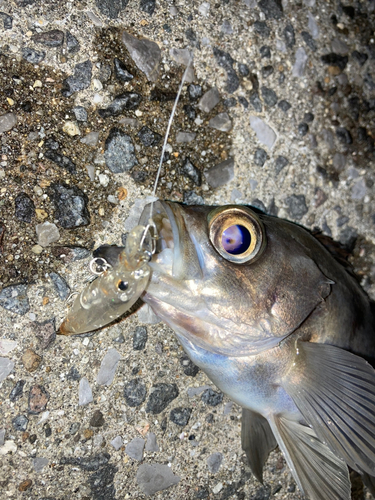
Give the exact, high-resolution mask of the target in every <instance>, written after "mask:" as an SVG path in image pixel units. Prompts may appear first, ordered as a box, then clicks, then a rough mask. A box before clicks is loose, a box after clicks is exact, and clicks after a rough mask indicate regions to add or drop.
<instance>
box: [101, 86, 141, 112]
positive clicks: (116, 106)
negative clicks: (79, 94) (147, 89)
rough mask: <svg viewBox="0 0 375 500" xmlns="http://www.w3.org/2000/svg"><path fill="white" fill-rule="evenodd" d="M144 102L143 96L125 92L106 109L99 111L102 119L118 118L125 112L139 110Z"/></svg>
mask: <svg viewBox="0 0 375 500" xmlns="http://www.w3.org/2000/svg"><path fill="white" fill-rule="evenodd" d="M141 101H142V96H141V95H140V94H137V92H123V93H122V94H119V95H117V96H116V97H115V98H114V100H113V101H112V102H111V104H110V105H109V106H107V107H106V108H104V109H98V113H99V115H100V116H101V117H102V118H108V117H109V116H118V115H120V114H121V113H123V112H124V111H130V110H134V109H137V108H138V106H139V105H140V103H141Z"/></svg>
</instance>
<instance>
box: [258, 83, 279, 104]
mask: <svg viewBox="0 0 375 500" xmlns="http://www.w3.org/2000/svg"><path fill="white" fill-rule="evenodd" d="M260 91H261V92H262V97H263V101H264V102H265V103H266V104H267V106H269V107H270V108H271V107H272V106H275V105H276V103H277V95H276V92H275V91H274V90H272V89H269V88H268V87H262V88H261V89H260Z"/></svg>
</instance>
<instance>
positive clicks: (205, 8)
mask: <svg viewBox="0 0 375 500" xmlns="http://www.w3.org/2000/svg"><path fill="white" fill-rule="evenodd" d="M198 11H199V13H200V14H202V16H205V17H207V16H208V14H209V12H210V4H209V2H203V3H202V4H201V5H200V6H199V7H198Z"/></svg>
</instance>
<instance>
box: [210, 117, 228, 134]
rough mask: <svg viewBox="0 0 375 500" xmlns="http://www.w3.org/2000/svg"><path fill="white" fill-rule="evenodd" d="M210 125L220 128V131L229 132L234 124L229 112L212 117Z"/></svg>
mask: <svg viewBox="0 0 375 500" xmlns="http://www.w3.org/2000/svg"><path fill="white" fill-rule="evenodd" d="M208 126H209V127H211V128H214V129H216V130H220V132H229V131H230V130H231V129H232V127H233V124H232V120H231V119H230V117H229V115H228V113H219V114H218V115H216V116H214V117H213V118H211V120H210V121H209V122H208Z"/></svg>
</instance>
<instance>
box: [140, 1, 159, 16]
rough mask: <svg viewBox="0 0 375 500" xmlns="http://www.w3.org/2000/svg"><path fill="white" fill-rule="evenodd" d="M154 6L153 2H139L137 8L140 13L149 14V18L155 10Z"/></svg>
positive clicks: (154, 2)
mask: <svg viewBox="0 0 375 500" xmlns="http://www.w3.org/2000/svg"><path fill="white" fill-rule="evenodd" d="M155 4H156V1H155V0H141V1H140V4H139V8H140V9H141V11H142V12H146V14H150V16H152V14H153V13H154V10H155Z"/></svg>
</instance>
